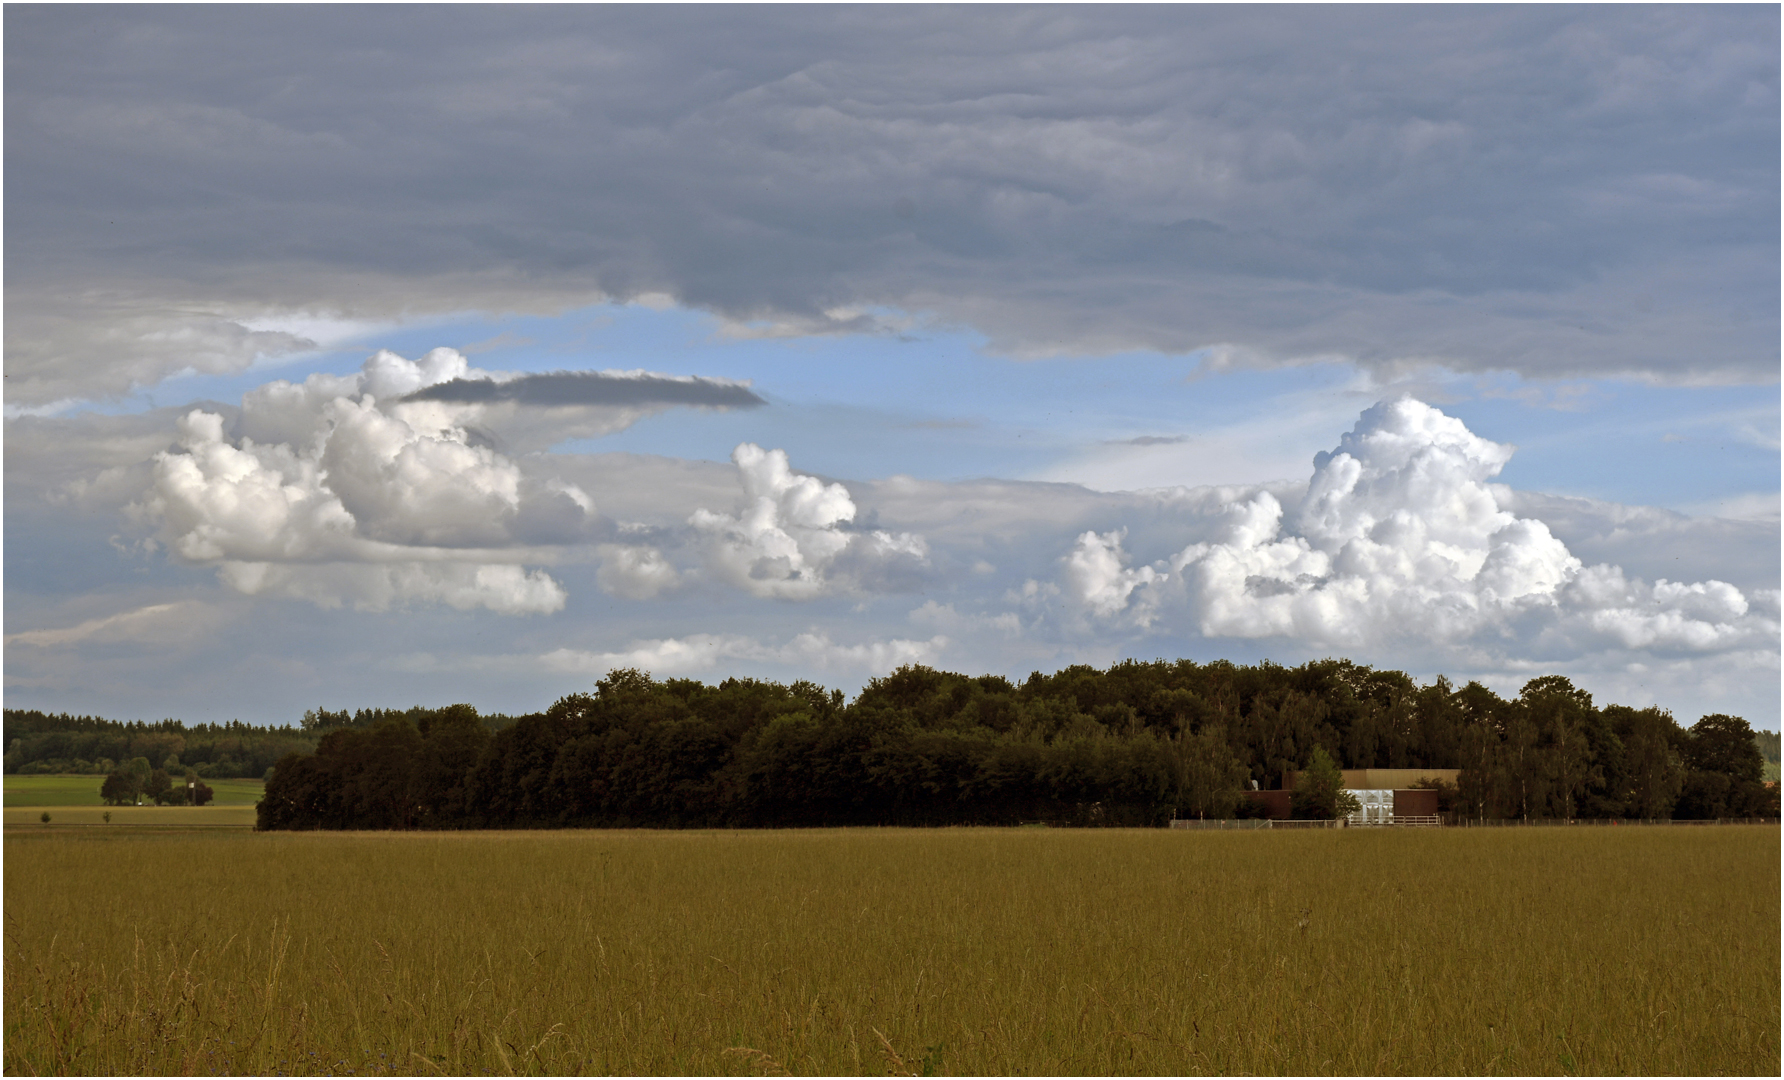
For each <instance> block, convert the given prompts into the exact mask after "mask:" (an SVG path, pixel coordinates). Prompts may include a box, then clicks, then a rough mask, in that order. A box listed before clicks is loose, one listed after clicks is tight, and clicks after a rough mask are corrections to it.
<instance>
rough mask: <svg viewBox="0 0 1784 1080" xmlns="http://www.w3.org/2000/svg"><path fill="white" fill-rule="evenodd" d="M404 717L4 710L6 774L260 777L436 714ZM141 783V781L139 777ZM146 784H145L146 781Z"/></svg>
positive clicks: (492, 722)
mask: <svg viewBox="0 0 1784 1080" xmlns="http://www.w3.org/2000/svg"><path fill="white" fill-rule="evenodd" d="M436 711H437V710H434V709H428V708H425V707H423V706H419V705H418V706H415V707H414V708H410V709H359V710H357V711H355V712H352V713H349V712H348V711H347V710H345V709H340V710H335V711H330V710H328V709H311V710H308V711H306V712H305V713H304V716H303V720H302V721H301V722H300V723H299V724H297V725H290V724H284V725H280V726H278V727H259V726H255V725H252V724H244V723H242V722H241V721H240V720H233V721H231V722H229V723H227V724H185V723H182V722H181V721H179V720H158V721H151V722H143V721H140V720H134V721H128V722H123V721H117V720H107V719H105V718H103V717H98V716H74V715H70V714H68V713H45V712H41V711H38V710H36V709H7V710H5V731H4V736H3V739H4V742H5V745H6V754H5V765H4V767H5V771H6V772H9V773H21V774H33V773H37V774H46V773H56V774H69V773H72V774H91V775H95V776H106V775H109V774H110V773H113V772H117V771H119V770H121V769H124V768H125V766H127V765H128V764H129V763H131V762H133V761H136V760H138V759H141V760H145V761H147V762H148V763H149V770H147V771H153V770H157V769H158V770H161V771H164V772H166V773H167V774H168V775H169V776H170V777H172V776H185V775H187V774H188V773H190V774H192V775H193V776H195V777H199V778H203V779H207V780H217V779H236V778H249V779H255V780H258V779H260V778H261V777H264V776H266V775H267V774H268V773H269V772H270V771H271V769H272V767H273V766H274V765H275V764H277V763H278V762H279V761H280V760H281V759H283V758H285V757H288V756H290V755H291V754H310V753H314V752H315V750H316V744H317V742H318V740H320V739H321V737H322V736H323V735H325V734H327V733H328V732H330V731H335V730H341V729H356V730H369V729H371V728H374V727H376V726H378V725H379V724H382V723H386V722H389V721H405V722H407V723H410V724H415V723H418V722H420V721H421V720H422V719H423V718H424V717H426V716H428V715H430V714H432V713H433V712H436ZM480 719H481V722H482V723H484V724H485V725H486V726H488V727H489V728H490V730H492V731H494V730H499V729H500V728H503V727H506V726H507V725H509V724H511V723H513V722H514V718H513V717H509V716H503V715H500V714H495V715H491V716H485V717H481V718H480ZM145 775H146V773H145ZM144 782H145V783H146V780H145V781H144Z"/></svg>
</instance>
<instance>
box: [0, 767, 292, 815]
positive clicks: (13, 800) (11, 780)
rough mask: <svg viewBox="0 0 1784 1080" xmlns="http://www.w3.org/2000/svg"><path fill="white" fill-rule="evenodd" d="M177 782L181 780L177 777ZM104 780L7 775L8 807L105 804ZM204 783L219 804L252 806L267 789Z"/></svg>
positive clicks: (259, 784)
mask: <svg viewBox="0 0 1784 1080" xmlns="http://www.w3.org/2000/svg"><path fill="white" fill-rule="evenodd" d="M175 782H176V783H179V782H181V781H180V780H179V778H177V777H176V778H175ZM103 783H105V777H103V776H16V775H8V776H7V777H6V806H7V807H14V806H48V807H57V806H104V805H105V800H104V799H101V798H100V797H99V785H101V784H103ZM205 783H206V784H207V785H209V786H210V789H211V791H212V792H213V793H214V794H213V795H212V798H211V801H212V803H213V804H214V805H217V806H253V805H254V804H255V803H257V802H259V801H260V796H261V795H262V794H263V793H264V792H265V791H266V782H265V781H263V780H206V781H205ZM144 801H147V800H144ZM52 813H53V811H52ZM8 820H9V821H10V820H11V819H10V818H8Z"/></svg>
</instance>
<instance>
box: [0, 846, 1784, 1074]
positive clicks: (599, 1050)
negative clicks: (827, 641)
mask: <svg viewBox="0 0 1784 1080" xmlns="http://www.w3.org/2000/svg"><path fill="white" fill-rule="evenodd" d="M5 857H6V864H5V865H6V878H5V894H6V895H5V900H6V908H5V911H6V918H5V921H6V940H5V1024H6V1035H5V1058H4V1067H5V1071H6V1073H7V1074H9V1075H27V1074H32V1073H97V1074H143V1073H188V1072H197V1073H209V1072H233V1073H254V1074H261V1073H281V1072H288V1073H348V1072H353V1073H356V1074H357V1075H361V1076H364V1075H369V1074H370V1075H376V1074H409V1073H424V1074H426V1073H434V1072H440V1073H477V1072H486V1071H487V1072H491V1073H509V1072H545V1073H582V1072H595V1073H644V1074H650V1073H778V1072H783V1071H784V1072H792V1073H841V1074H885V1073H888V1072H894V1073H904V1074H911V1073H919V1074H920V1073H938V1074H939V1073H1006V1074H1024V1073H1027V1074H1108V1073H1122V1074H1137V1073H1147V1074H1160V1073H1166V1074H1181V1073H1268V1074H1283V1073H1287V1074H1318V1073H1338V1074H1344V1073H1371V1074H1380V1073H1412V1074H1451V1073H1541V1074H1558V1073H1580V1074H1600V1073H1685V1074H1717V1073H1735V1074H1755V1075H1776V1074H1777V1073H1778V1069H1779V931H1778V927H1779V833H1778V829H1777V828H1776V827H1768V826H1725V827H1712V828H1695V829H1671V828H1664V827H1656V828H1627V829H1608V828H1607V829H1577V830H1575V829H1530V830H1521V829H1468V830H1463V829H1453V830H1452V829H1445V830H1355V829H1353V830H1337V831H1326V830H1318V831H1308V832H1283V833H1274V832H1232V833H1220V832H1183V831H1167V830H1150V831H1140V830H1132V831H1127V830H1047V829H1022V830H991V829H943V830H931V831H916V830H910V831H903V830H871V829H865V830H813V831H784V832H594V831H586V832H585V831H566V832H550V833H540V832H533V833H521V832H516V833H460V834H438V833H436V834H414V833H409V834H366V833H358V834H315V833H310V834H259V833H252V832H243V831H218V832H215V833H205V832H199V831H185V830H179V831H157V830H133V829H124V828H112V829H64V830H58V829H54V828H50V829H33V828H8V829H7V830H6V856H5Z"/></svg>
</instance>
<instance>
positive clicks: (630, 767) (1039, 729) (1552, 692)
mask: <svg viewBox="0 0 1784 1080" xmlns="http://www.w3.org/2000/svg"><path fill="white" fill-rule="evenodd" d="M324 715H325V716H327V717H329V719H327V720H319V719H317V718H316V717H314V716H312V717H310V718H307V722H309V723H310V724H311V726H312V727H313V728H314V729H315V730H317V731H319V732H320V738H319V739H318V740H317V743H316V746H315V750H314V752H313V753H305V752H301V751H300V752H296V753H293V754H291V755H289V756H287V757H285V758H284V759H282V760H281V761H280V762H279V763H278V766H277V768H276V769H275V770H274V772H273V774H272V776H271V778H270V780H269V782H268V784H267V791H266V797H265V799H264V800H263V801H262V803H261V804H260V810H259V825H260V827H261V828H263V829H315V828H334V829H342V828H359V829H412V828H541V827H558V826H646V827H689V826H808V825H810V826H815V825H945V824H1018V823H1023V822H1051V823H1058V824H1108V825H1161V824H1164V823H1165V822H1166V821H1167V820H1168V819H1170V818H1171V817H1172V816H1205V817H1225V816H1230V815H1233V814H1235V813H1241V814H1242V813H1245V812H1247V807H1248V806H1249V805H1250V803H1249V800H1247V799H1245V798H1244V797H1243V795H1242V791H1243V789H1245V788H1246V787H1249V786H1250V784H1251V783H1253V782H1255V783H1257V784H1258V785H1259V786H1260V787H1263V788H1271V787H1278V786H1280V784H1281V782H1282V779H1283V774H1284V772H1285V771H1287V770H1291V769H1301V768H1304V767H1305V766H1306V765H1307V764H1308V763H1309V762H1310V761H1311V760H1312V759H1313V756H1314V754H1315V753H1316V752H1317V751H1322V750H1323V751H1324V752H1325V753H1326V754H1327V755H1329V756H1330V757H1331V758H1333V759H1335V760H1336V762H1337V763H1338V764H1339V765H1340V766H1341V767H1344V768H1420V767H1428V768H1434V769H1439V768H1444V769H1448V768H1456V769H1460V770H1462V772H1461V777H1460V781H1459V784H1458V785H1457V786H1456V787H1454V788H1445V789H1442V790H1441V797H1442V800H1443V808H1444V810H1445V811H1446V812H1447V813H1450V814H1454V815H1457V816H1465V817H1472V818H1485V819H1511V818H1524V819H1536V818H1650V819H1651V818H1667V817H1675V818H1727V817H1737V818H1741V817H1775V816H1777V814H1778V798H1777V793H1776V789H1775V788H1768V787H1767V786H1766V785H1765V784H1764V783H1763V782H1762V779H1761V778H1762V775H1763V768H1764V759H1763V756H1762V754H1761V751H1760V748H1759V744H1758V742H1757V740H1756V738H1755V733H1754V732H1753V731H1752V730H1751V728H1750V727H1749V726H1748V725H1747V723H1746V721H1744V720H1742V719H1740V718H1738V717H1728V716H1721V715H1713V716H1706V717H1703V718H1702V719H1700V720H1698V721H1697V722H1696V723H1695V724H1693V725H1692V726H1691V727H1690V728H1689V729H1686V728H1683V727H1681V726H1680V725H1679V724H1677V723H1676V722H1675V721H1674V720H1673V718H1672V716H1671V715H1670V714H1669V713H1667V712H1666V711H1664V710H1661V709H1657V708H1646V709H1634V708H1630V707H1627V706H1621V705H1604V706H1596V705H1594V704H1593V701H1592V697H1591V695H1590V694H1588V693H1586V692H1585V691H1583V690H1580V689H1578V688H1576V687H1574V686H1573V685H1572V683H1571V682H1569V681H1568V680H1567V679H1565V678H1562V677H1559V676H1546V677H1543V678H1539V679H1535V680H1532V681H1531V682H1529V683H1528V684H1526V685H1525V687H1524V688H1523V690H1522V691H1521V692H1520V693H1519V695H1518V696H1517V697H1516V698H1513V699H1510V700H1507V699H1505V698H1502V697H1500V696H1499V695H1497V694H1495V693H1494V692H1492V691H1491V690H1489V689H1488V688H1486V687H1484V686H1481V685H1480V684H1478V683H1469V684H1468V685H1466V686H1463V687H1460V688H1457V687H1454V686H1453V685H1452V684H1450V683H1449V682H1448V681H1447V680H1445V679H1443V678H1439V679H1438V680H1437V681H1436V682H1434V683H1432V684H1431V685H1429V686H1419V685H1418V684H1417V683H1415V682H1414V681H1413V680H1412V679H1411V678H1410V677H1408V676H1407V675H1405V674H1403V673H1401V672H1397V671H1377V670H1373V669H1371V668H1368V667H1364V666H1360V665H1355V664H1351V663H1349V662H1347V661H1331V660H1328V661H1321V662H1317V663H1310V664H1304V665H1302V666H1300V667H1295V668H1285V667H1282V666H1279V665H1275V664H1270V663H1263V664H1259V665H1256V666H1250V667H1247V666H1241V665H1235V664H1231V663H1226V662H1215V663H1210V664H1197V663H1194V662H1191V661H1187V660H1185V661H1177V662H1166V661H1157V662H1152V663H1138V662H1127V663H1121V664H1116V665H1114V666H1113V667H1111V668H1109V669H1107V670H1097V669H1094V668H1090V667H1084V666H1075V667H1070V668H1066V669H1064V670H1062V671H1059V672H1057V673H1055V674H1052V675H1042V674H1040V673H1036V674H1034V675H1032V676H1030V677H1029V678H1028V679H1027V680H1026V681H1024V682H1023V683H1021V684H1020V685H1016V684H1014V683H1012V682H1010V681H1009V680H1007V679H1004V678H1002V677H999V676H981V677H977V678H973V677H968V676H965V675H958V674H953V673H949V672H942V671H935V670H932V669H929V668H926V667H917V666H913V667H905V668H901V669H900V670H898V671H896V672H894V673H893V674H891V675H888V676H886V677H885V678H881V679H875V680H874V681H873V682H872V683H870V684H869V685H868V686H867V688H866V689H864V690H863V691H862V693H861V694H860V695H859V696H858V697H857V698H856V699H855V700H854V701H853V702H850V703H846V704H845V702H844V698H843V694H842V693H841V692H840V691H826V690H824V689H823V688H821V687H818V686H816V685H814V684H812V683H809V682H796V683H793V684H792V685H790V686H784V685H781V684H778V683H771V682H762V681H757V680H753V679H727V680H725V681H724V682H722V683H720V684H718V685H717V686H707V685H705V684H703V683H700V682H697V681H693V680H688V679H670V680H666V681H658V680H655V679H653V678H651V677H650V676H649V675H647V674H644V673H641V672H637V671H630V670H622V671H615V672H613V673H611V674H610V675H609V676H608V677H607V678H605V679H603V680H601V681H600V682H599V683H598V684H597V685H596V688H595V692H594V693H593V694H575V695H571V696H569V697H566V698H563V699H562V700H560V701H558V702H557V703H556V704H555V705H553V706H552V707H551V708H550V709H549V710H548V711H546V712H545V713H542V714H536V715H531V716H525V717H521V718H519V719H517V720H515V721H513V722H511V723H505V724H500V725H492V724H490V723H489V722H487V720H486V719H485V718H481V717H479V716H478V714H477V712H476V710H475V709H472V708H471V707H470V706H455V707H452V708H448V709H440V710H412V711H411V712H409V713H398V714H383V715H382V716H379V717H375V718H374V717H370V716H368V717H367V718H366V720H365V722H363V723H360V722H357V718H358V716H359V715H360V714H355V721H356V722H354V723H352V724H347V723H337V722H335V718H337V717H345V714H344V713H342V714H324ZM504 719H506V718H504ZM9 723H10V720H9Z"/></svg>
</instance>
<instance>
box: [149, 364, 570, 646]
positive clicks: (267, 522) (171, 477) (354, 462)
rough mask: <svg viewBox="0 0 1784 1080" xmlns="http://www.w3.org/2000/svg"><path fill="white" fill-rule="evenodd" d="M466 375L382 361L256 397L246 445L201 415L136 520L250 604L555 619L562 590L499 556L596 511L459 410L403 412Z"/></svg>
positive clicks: (458, 369)
mask: <svg viewBox="0 0 1784 1080" xmlns="http://www.w3.org/2000/svg"><path fill="white" fill-rule="evenodd" d="M468 374H473V372H471V369H470V368H469V366H468V365H467V364H466V362H465V360H464V358H463V357H462V356H460V355H459V354H458V353H456V352H453V351H452V350H450V349H435V350H434V351H433V352H430V353H428V354H427V355H426V356H424V357H423V358H422V359H421V360H420V361H415V362H411V361H408V360H405V359H403V358H402V357H400V356H397V355H396V354H394V353H391V352H387V351H381V352H379V353H377V354H376V355H374V356H373V357H372V358H371V359H370V360H368V361H366V364H365V367H364V369H363V370H362V371H361V372H360V373H358V374H357V375H352V376H331V375H313V376H311V377H310V378H309V379H308V380H306V381H305V382H304V383H303V384H301V385H297V384H292V383H287V382H275V383H271V384H268V385H266V386H263V387H260V388H259V389H257V390H254V391H250V392H249V393H248V394H247V395H245V396H244V398H243V403H242V414H241V423H240V426H241V431H242V434H240V435H239V437H232V436H231V435H230V433H229V432H227V431H226V430H225V425H224V418H223V417H222V416H221V415H219V414H217V413H212V412H207V411H204V410H202V409H194V410H192V411H191V412H189V413H187V414H186V415H185V416H183V417H181V418H180V419H179V420H178V421H177V422H176V427H177V430H178V437H179V438H178V448H177V449H173V450H166V451H162V452H160V453H158V454H156V455H155V457H154V463H153V469H152V477H151V480H150V483H149V489H148V491H147V492H145V493H144V495H143V497H142V498H141V500H140V501H139V502H138V503H137V505H136V510H137V513H138V514H139V516H141V517H142V518H144V519H146V520H148V521H152V522H154V523H156V524H157V525H158V526H159V527H160V530H161V538H162V540H163V541H164V542H165V543H166V544H167V545H168V547H169V548H170V549H171V550H172V551H173V552H175V553H176V554H177V555H178V556H180V557H181V558H183V559H185V560H187V561H190V562H196V563H215V564H217V565H218V568H219V576H220V579H221V580H222V581H223V582H224V583H225V584H227V585H229V586H230V587H232V588H234V589H236V590H237V591H239V592H243V593H246V594H249V595H272V596H287V597H298V598H302V599H306V600H310V601H312V602H314V603H317V604H321V605H324V606H334V605H338V604H340V603H342V602H343V601H350V602H351V603H353V604H354V605H355V606H356V607H361V608H368V609H374V610H381V609H383V608H386V607H388V606H390V605H392V604H396V603H410V602H412V603H443V604H447V605H450V606H452V607H457V608H465V609H469V608H488V609H489V610H492V611H497V612H502V613H507V614H531V613H543V612H552V611H557V610H560V609H561V608H562V607H563V606H564V600H565V595H564V591H563V589H562V587H561V586H559V585H558V584H557V582H555V581H553V580H552V579H551V578H550V576H548V575H547V574H546V573H545V572H544V571H542V570H537V569H535V570H532V571H527V570H524V569H522V568H521V567H520V566H517V565H514V564H515V563H516V562H518V561H521V558H522V556H521V555H520V554H516V553H515V552H513V551H511V550H505V549H512V548H513V547H514V546H515V544H516V543H517V541H518V540H519V539H520V538H521V534H523V533H525V532H526V530H528V529H551V528H553V527H556V528H559V529H560V530H561V528H562V526H563V524H564V522H565V521H566V520H571V523H572V524H574V521H576V520H581V519H589V518H592V517H593V509H594V507H593V503H592V501H591V500H589V498H588V497H587V495H586V494H584V493H583V492H582V491H581V490H580V489H579V488H575V487H574V485H565V484H562V483H557V484H555V485H554V484H541V485H534V484H532V483H530V482H529V481H528V480H527V479H526V478H525V477H524V476H523V474H522V472H521V470H520V468H519V466H518V465H517V464H516V463H515V462H514V461H513V460H511V459H509V458H506V457H504V456H503V455H501V454H500V453H497V452H496V451H495V450H493V449H491V448H490V447H488V446H487V445H480V444H479V443H478V441H477V438H476V436H475V434H474V432H473V431H472V430H471V429H470V428H468V427H466V426H464V425H463V424H462V423H460V422H459V420H460V419H461V418H459V417H457V416H455V415H454V413H453V409H454V406H450V405H444V404H442V403H438V402H415V403H408V404H405V403H402V401H401V396H402V395H405V394H408V393H413V392H414V391H415V390H416V389H418V388H420V387H423V386H428V385H433V384H436V383H439V382H442V381H446V380H450V379H455V378H464V377H467V375H468ZM380 395H383V397H382V398H380Z"/></svg>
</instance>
